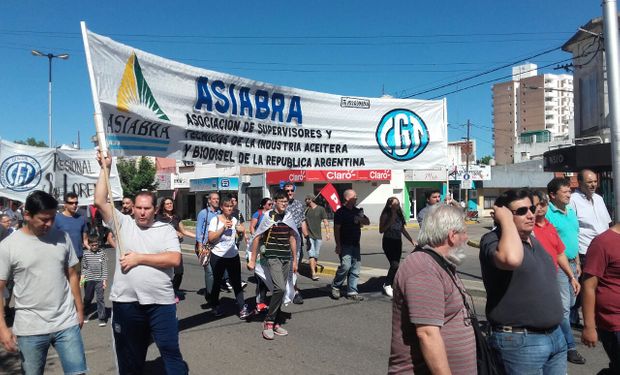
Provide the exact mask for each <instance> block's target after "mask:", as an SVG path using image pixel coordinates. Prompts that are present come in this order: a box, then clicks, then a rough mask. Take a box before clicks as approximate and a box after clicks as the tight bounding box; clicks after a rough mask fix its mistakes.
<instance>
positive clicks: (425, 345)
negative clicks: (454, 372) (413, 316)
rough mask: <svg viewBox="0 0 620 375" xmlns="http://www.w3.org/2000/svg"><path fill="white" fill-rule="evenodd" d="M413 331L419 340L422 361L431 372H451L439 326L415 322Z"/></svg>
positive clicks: (435, 373) (435, 374) (436, 374)
mask: <svg viewBox="0 0 620 375" xmlns="http://www.w3.org/2000/svg"><path fill="white" fill-rule="evenodd" d="M415 333H416V335H417V336H418V340H420V349H421V350H422V356H423V357H424V362H425V363H426V366H428V369H429V370H430V371H431V374H434V375H438V374H442V375H443V374H451V371H450V365H449V363H448V355H447V354H446V346H445V344H444V342H443V338H442V337H441V332H440V330H439V327H437V326H431V325H422V324H416V329H415Z"/></svg>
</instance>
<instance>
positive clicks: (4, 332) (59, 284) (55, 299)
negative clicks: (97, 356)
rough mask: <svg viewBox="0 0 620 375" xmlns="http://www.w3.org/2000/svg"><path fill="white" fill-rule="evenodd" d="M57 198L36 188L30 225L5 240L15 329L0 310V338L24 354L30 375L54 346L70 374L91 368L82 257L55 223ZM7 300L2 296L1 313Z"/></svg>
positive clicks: (3, 278) (0, 284)
mask: <svg viewBox="0 0 620 375" xmlns="http://www.w3.org/2000/svg"><path fill="white" fill-rule="evenodd" d="M57 208H58V201H56V199H54V197H53V196H51V195H50V194H48V193H45V192H43V191H40V190H37V191H34V192H32V193H31V194H30V195H29V196H28V198H27V199H26V206H25V211H24V216H25V217H26V225H25V226H24V227H22V228H21V229H20V230H18V231H16V232H15V233H13V234H12V235H11V236H9V237H8V238H6V239H5V240H4V241H2V243H0V294H2V292H3V291H4V288H5V286H6V283H7V281H8V280H9V278H10V277H11V278H12V279H13V280H14V282H15V286H14V289H13V290H14V292H15V321H14V323H13V332H11V330H10V329H9V328H8V327H7V325H6V322H5V320H4V316H3V315H2V314H1V313H0V342H2V345H3V346H4V348H5V349H6V350H7V351H9V352H16V351H17V350H18V345H19V351H20V353H21V358H22V369H23V371H24V372H25V373H26V374H42V373H43V369H44V368H45V361H46V358H47V352H48V350H49V346H50V344H51V345H54V347H55V348H56V352H57V353H58V356H59V358H60V362H61V363H62V368H63V371H64V372H65V373H66V374H82V373H85V372H86V371H87V370H88V368H87V367H86V356H85V355H84V344H83V342H82V336H81V333H80V328H81V327H82V324H83V322H84V315H83V307H82V298H81V295H80V286H79V277H78V274H77V270H76V269H75V267H74V266H75V265H76V264H77V263H78V258H77V256H76V255H75V250H74V249H73V245H72V243H71V238H70V237H69V235H68V234H67V233H65V232H63V231H60V230H58V229H56V228H55V227H54V219H55V217H56V209H57ZM3 305H4V301H3V300H2V298H0V311H3V309H2V307H3Z"/></svg>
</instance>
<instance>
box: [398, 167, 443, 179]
mask: <svg viewBox="0 0 620 375" xmlns="http://www.w3.org/2000/svg"><path fill="white" fill-rule="evenodd" d="M405 181H446V170H445V169H422V170H411V169H407V170H405Z"/></svg>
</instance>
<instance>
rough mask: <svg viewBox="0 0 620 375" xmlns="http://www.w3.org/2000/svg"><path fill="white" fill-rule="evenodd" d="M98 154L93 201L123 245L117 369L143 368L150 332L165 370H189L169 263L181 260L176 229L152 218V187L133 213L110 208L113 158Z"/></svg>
mask: <svg viewBox="0 0 620 375" xmlns="http://www.w3.org/2000/svg"><path fill="white" fill-rule="evenodd" d="M97 159H98V161H99V163H100V164H101V165H102V168H101V173H100V175H99V181H97V185H96V186H95V205H96V206H97V208H98V209H99V210H100V212H101V215H102V217H103V220H104V221H105V222H106V223H107V225H109V226H110V228H111V229H112V231H114V232H115V233H114V234H115V236H116V238H117V240H118V242H119V243H120V245H121V246H122V248H123V249H122V250H123V251H124V254H121V251H120V249H118V248H117V251H116V259H117V262H116V267H115V272H114V281H113V283H112V288H111V290H110V300H111V301H112V327H113V331H114V343H115V348H116V358H117V363H118V370H119V373H120V374H141V373H142V372H143V370H144V362H145V360H146V352H147V349H148V346H149V343H150V338H151V336H152V337H153V340H154V341H155V344H156V345H157V348H158V349H159V352H160V354H161V358H162V360H163V362H164V366H165V369H166V373H168V374H187V373H188V371H189V370H188V368H187V364H186V363H185V362H184V361H183V356H182V355H181V350H180V348H179V329H178V323H177V318H176V304H175V301H174V291H173V288H172V276H173V268H174V267H176V266H178V265H179V264H180V262H181V247H180V245H179V239H178V237H177V234H176V231H175V230H174V228H173V227H172V226H171V225H169V224H166V223H162V222H156V221H155V204H156V198H155V196H154V195H153V194H152V193H151V192H147V191H144V192H140V193H138V194H137V195H136V197H135V200H134V206H133V214H134V217H133V218H132V217H131V216H128V215H123V214H122V213H121V212H120V211H118V210H116V209H114V208H113V207H112V206H111V205H110V204H109V203H108V188H107V185H106V183H105V179H104V173H105V171H104V168H103V165H105V167H106V168H107V169H108V171H109V169H110V165H111V162H112V159H111V157H108V158H105V159H103V158H101V157H100V156H99V157H98V158H97ZM104 161H105V162H104ZM114 219H115V220H116V223H114ZM117 227H118V228H117Z"/></svg>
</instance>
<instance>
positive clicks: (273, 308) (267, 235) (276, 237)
mask: <svg viewBox="0 0 620 375" xmlns="http://www.w3.org/2000/svg"><path fill="white" fill-rule="evenodd" d="M273 201H274V202H275V209H274V210H272V211H269V212H267V214H266V215H265V216H266V218H267V219H268V220H263V221H261V226H260V227H259V229H258V230H257V232H256V233H257V234H256V235H255V236H254V238H253V239H252V244H251V246H252V247H251V248H252V255H251V257H250V261H249V262H248V265H247V267H248V269H249V270H250V271H253V270H254V268H255V266H256V256H257V252H258V248H259V246H260V247H261V249H262V248H263V247H264V251H262V250H261V258H263V259H262V266H263V267H265V268H266V271H267V272H268V273H269V274H270V276H271V281H272V283H273V291H272V295H271V302H270V303H269V311H268V312H267V316H266V317H265V322H264V324H263V337H264V338H265V339H267V340H273V339H274V338H275V336H286V335H287V334H288V331H287V330H285V329H284V328H282V327H281V323H282V317H281V308H282V302H283V300H284V292H285V291H286V283H287V281H288V280H289V273H290V271H291V260H292V262H293V263H292V271H293V273H295V272H297V252H296V251H295V249H297V238H299V235H298V234H297V228H295V227H294V224H293V220H292V217H291V214H290V213H287V212H286V207H287V205H288V197H287V196H286V194H285V192H284V191H283V190H278V191H276V193H275V194H274V196H273ZM267 272H266V273H267Z"/></svg>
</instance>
